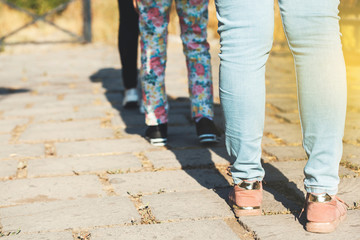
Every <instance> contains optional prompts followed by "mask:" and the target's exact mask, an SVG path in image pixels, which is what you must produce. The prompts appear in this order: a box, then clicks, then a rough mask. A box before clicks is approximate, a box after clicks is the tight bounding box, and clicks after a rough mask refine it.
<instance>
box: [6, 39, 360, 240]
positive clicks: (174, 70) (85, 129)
mask: <svg viewBox="0 0 360 240" xmlns="http://www.w3.org/2000/svg"><path fill="white" fill-rule="evenodd" d="M211 45H212V55H213V74H214V82H215V99H216V102H217V106H216V121H217V124H218V125H219V126H220V127H222V125H223V119H222V117H221V110H220V107H219V98H218V94H217V89H218V87H217V86H218V78H217V75H218V64H219V61H218V57H217V56H216V54H217V52H218V51H219V49H218V45H217V41H216V40H214V41H213V42H212V44H211ZM184 62H185V60H184V57H183V56H182V52H181V43H180V41H179V39H178V38H176V37H170V39H169V54H168V68H167V93H168V95H169V99H170V109H171V110H170V111H171V113H170V127H169V146H168V147H167V148H165V147H161V148H159V147H153V146H151V145H149V144H148V143H147V142H146V141H145V140H144V139H143V137H142V134H143V132H144V129H145V128H144V116H143V115H141V114H140V113H139V112H138V111H137V110H133V111H129V110H124V109H122V107H121V98H122V93H123V87H122V83H121V71H120V70H119V60H118V53H117V50H116V49H115V48H114V47H109V46H104V45H96V44H95V45H86V46H69V47H65V46H64V47H60V48H56V49H51V48H50V49H47V50H46V51H45V50H41V49H39V50H37V49H31V50H29V51H28V52H27V53H26V54H21V53H14V54H7V53H5V54H2V55H0V63H1V64H0V79H1V86H0V150H1V151H0V189H1V194H0V223H1V236H3V235H9V234H10V235H11V236H7V237H6V236H4V237H3V238H1V237H0V238H1V239H4V240H5V239H6V240H15V239H22V240H27V239H39V240H41V239H51V240H67V239H92V240H100V239H101V240H103V239H127V240H129V239H130V240H131V239H136V240H138V239H226V240H230V239H244V240H250V239H304V238H305V239H327V240H328V239H346V238H347V239H360V237H359V236H360V235H359V234H360V210H359V204H360V191H359V188H360V177H359V169H360V147H359V146H360V67H357V66H349V67H348V82H349V107H348V115H347V123H346V134H345V138H344V144H345V145H344V156H343V161H342V163H341V167H340V175H341V184H340V193H339V196H340V197H341V198H343V199H344V200H345V201H346V202H347V203H348V204H349V206H350V209H351V210H349V217H348V219H347V221H346V222H345V223H344V224H343V225H341V227H340V229H339V230H338V231H336V232H334V233H332V234H329V235H318V234H311V233H307V232H306V231H305V230H304V228H303V225H302V223H303V220H300V222H299V221H298V220H297V219H296V218H297V216H298V214H299V211H300V209H301V207H302V204H303V200H304V189H303V186H302V179H303V170H302V169H303V167H304V165H305V163H306V155H305V153H304V151H303V150H302V148H301V132H300V126H299V117H298V110H297V100H296V83H295V78H294V68H293V63H292V57H291V55H289V53H288V52H286V51H284V52H275V53H273V54H272V56H271V57H270V60H269V63H268V72H267V81H266V84H267V112H266V127H265V133H264V139H263V165H264V167H265V169H266V178H265V181H266V185H265V192H264V211H263V216H259V217H246V218H245V217H244V218H240V219H239V220H238V221H237V219H236V218H235V217H234V214H233V213H232V212H231V211H230V208H229V207H228V205H227V203H226V195H227V193H228V191H229V190H230V186H231V179H230V177H229V176H228V175H227V170H226V169H227V167H228V166H229V165H230V164H231V161H230V160H229V159H228V157H227V154H226V150H225V148H224V140H223V139H222V141H221V142H220V143H219V144H217V145H214V146H210V147H204V146H201V145H200V144H198V142H197V140H196V135H195V127H194V125H193V123H192V122H191V120H190V118H189V112H190V110H189V100H188V94H187V80H186V67H185V64H184Z"/></svg>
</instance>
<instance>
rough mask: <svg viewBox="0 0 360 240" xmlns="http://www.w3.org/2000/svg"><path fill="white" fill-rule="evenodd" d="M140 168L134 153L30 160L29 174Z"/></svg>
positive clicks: (40, 174) (31, 175)
mask: <svg viewBox="0 0 360 240" xmlns="http://www.w3.org/2000/svg"><path fill="white" fill-rule="evenodd" d="M0 163H1V162H0ZM140 169H141V162H140V160H139V159H138V158H137V157H136V156H134V155H132V154H121V155H110V156H91V157H73V158H48V159H34V160H28V176H30V177H34V176H47V175H54V174H72V173H73V172H78V173H79V172H96V171H128V170H132V171H134V170H140Z"/></svg>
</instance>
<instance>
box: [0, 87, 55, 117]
mask: <svg viewBox="0 0 360 240" xmlns="http://www.w3.org/2000/svg"><path fill="white" fill-rule="evenodd" d="M56 101H57V99H56V96H49V95H33V94H31V93H23V94H16V95H13V96H12V97H8V98H5V99H3V100H2V101H1V104H2V105H8V106H11V105H13V104H23V103H26V104H37V103H43V102H56ZM48 110H50V109H48ZM19 113H20V114H23V110H22V111H21V112H19V109H12V111H11V114H10V112H9V115H12V114H14V116H15V115H17V114H19Z"/></svg>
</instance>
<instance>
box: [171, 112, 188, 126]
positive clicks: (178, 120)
mask: <svg viewBox="0 0 360 240" xmlns="http://www.w3.org/2000/svg"><path fill="white" fill-rule="evenodd" d="M188 115H189V114H186V115H185V114H171V113H170V114H169V122H168V123H169V126H171V125H189V124H191V122H190V121H189V119H188V118H187V116H188Z"/></svg>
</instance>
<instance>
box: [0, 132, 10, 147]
mask: <svg viewBox="0 0 360 240" xmlns="http://www.w3.org/2000/svg"><path fill="white" fill-rule="evenodd" d="M10 139H11V135H10V134H0V146H2V145H7V144H9V141H10Z"/></svg>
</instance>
